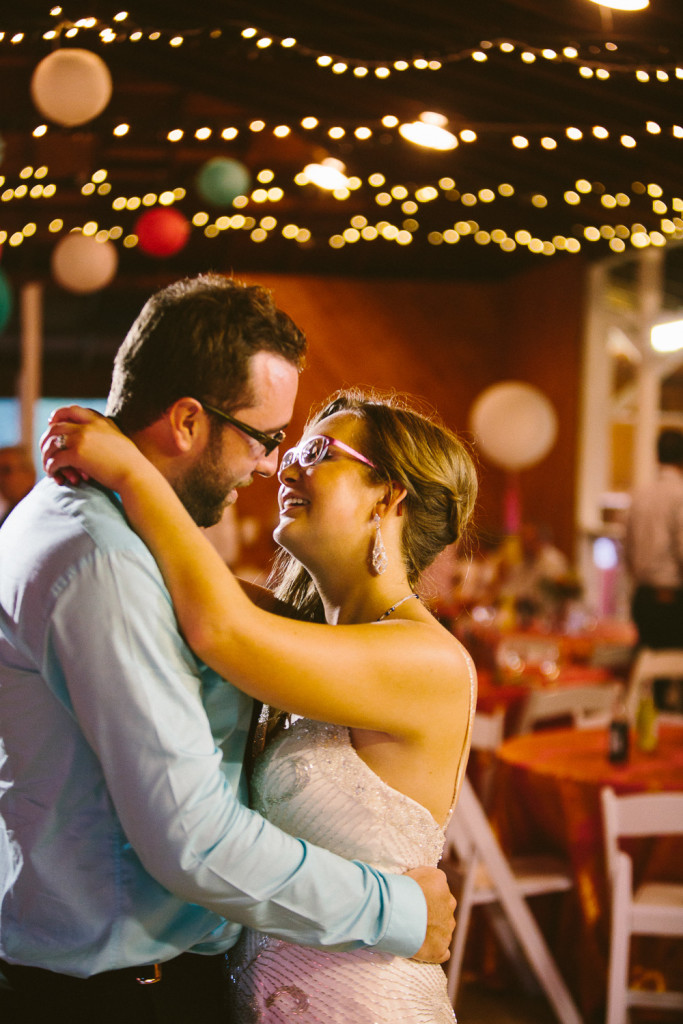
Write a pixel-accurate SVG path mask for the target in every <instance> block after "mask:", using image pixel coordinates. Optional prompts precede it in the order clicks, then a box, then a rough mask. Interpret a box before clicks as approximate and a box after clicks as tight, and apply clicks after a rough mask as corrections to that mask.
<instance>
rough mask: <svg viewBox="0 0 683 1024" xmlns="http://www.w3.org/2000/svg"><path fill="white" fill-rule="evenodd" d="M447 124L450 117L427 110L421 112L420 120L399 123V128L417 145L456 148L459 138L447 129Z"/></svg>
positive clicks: (431, 147)
mask: <svg viewBox="0 0 683 1024" xmlns="http://www.w3.org/2000/svg"><path fill="white" fill-rule="evenodd" d="M447 124H448V118H446V117H444V116H443V114H435V113H434V112H433V111H431V110H425V111H423V113H421V114H420V119H419V121H410V122H408V123H406V124H402V125H399V129H398V130H399V132H400V134H401V135H402V136H403V138H404V139H407V140H408V142H413V143H415V145H417V146H425V147H426V148H427V149H442V150H447V149H455V147H456V146H457V145H458V140H457V139H456V137H455V135H453V133H452V132H449V131H448V130H447V129H446V127H445V126H446V125H447Z"/></svg>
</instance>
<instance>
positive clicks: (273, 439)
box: [199, 399, 285, 455]
mask: <svg viewBox="0 0 683 1024" xmlns="http://www.w3.org/2000/svg"><path fill="white" fill-rule="evenodd" d="M199 401H200V403H201V406H202V409H206V411H207V412H212V413H213V414H214V416H220V417H221V419H224V420H227V422H228V423H230V424H231V425H232V426H233V427H237V429H238V430H241V431H242V433H243V434H246V435H247V436H248V437H252V438H253V439H254V441H258V443H259V444H262V445H263V447H264V448H265V450H266V455H270V454H271V452H274V451H275V449H276V448H277V447H278V445H281V444H282V442H283V441H284V439H285V432H284V430H278V431H277V433H276V434H264V433H263V432H262V431H261V430H257V429H256V427H250V426H249V424H248V423H242V420H238V419H235V417H234V416H231V415H230V413H228V412H223V410H222V409H217V408H216V407H215V406H214V405H208V404H207V403H206V402H202V401H201V399H199Z"/></svg>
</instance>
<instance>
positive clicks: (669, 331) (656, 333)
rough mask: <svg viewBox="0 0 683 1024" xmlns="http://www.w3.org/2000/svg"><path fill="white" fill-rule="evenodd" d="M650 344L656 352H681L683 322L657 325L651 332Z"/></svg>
mask: <svg viewBox="0 0 683 1024" xmlns="http://www.w3.org/2000/svg"><path fill="white" fill-rule="evenodd" d="M650 344H651V345H652V347H653V349H654V350H655V352H680V350H681V349H683V320H673V321H671V322H670V323H668V324H657V325H656V326H655V327H653V328H652V331H651V332H650Z"/></svg>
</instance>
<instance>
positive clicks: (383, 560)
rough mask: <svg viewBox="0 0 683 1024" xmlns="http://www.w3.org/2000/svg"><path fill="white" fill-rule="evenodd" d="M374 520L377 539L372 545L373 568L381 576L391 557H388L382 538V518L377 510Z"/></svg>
mask: <svg viewBox="0 0 683 1024" xmlns="http://www.w3.org/2000/svg"><path fill="white" fill-rule="evenodd" d="M373 522H374V524H375V539H374V541H373V545H372V559H371V560H372V568H373V569H374V570H375V573H376V575H377V576H381V575H382V573H383V572H386V568H387V565H388V562H389V559H388V558H387V549H386V548H385V547H384V541H383V540H382V530H381V523H382V520H381V519H380V517H379V515H378V514H377V512H375V515H374V517H373Z"/></svg>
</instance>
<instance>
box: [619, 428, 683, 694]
mask: <svg viewBox="0 0 683 1024" xmlns="http://www.w3.org/2000/svg"><path fill="white" fill-rule="evenodd" d="M657 462H658V471H657V476H656V478H655V479H654V480H653V481H652V482H651V483H649V484H647V485H646V486H644V487H642V488H639V489H638V490H636V491H635V492H634V493H633V495H632V499H631V506H630V509H629V511H628V512H627V516H626V533H625V537H624V560H625V562H626V567H627V569H628V570H629V573H630V576H631V580H632V583H633V596H632V600H631V617H632V619H633V622H634V624H635V626H636V629H637V630H638V643H639V644H640V645H641V646H643V647H653V648H655V649H661V648H665V647H683V432H681V431H680V430H663V431H662V432H661V434H660V435H659V438H658V440H657ZM654 691H655V699H656V701H657V703H658V704H659V705H660V706H661V707H664V706H673V707H678V708H683V694H682V693H681V692H680V690H679V691H678V692H672V691H671V688H670V685H669V681H668V680H663V681H659V680H655V686H654Z"/></svg>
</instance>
